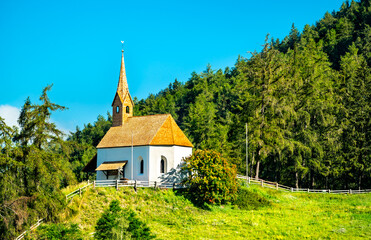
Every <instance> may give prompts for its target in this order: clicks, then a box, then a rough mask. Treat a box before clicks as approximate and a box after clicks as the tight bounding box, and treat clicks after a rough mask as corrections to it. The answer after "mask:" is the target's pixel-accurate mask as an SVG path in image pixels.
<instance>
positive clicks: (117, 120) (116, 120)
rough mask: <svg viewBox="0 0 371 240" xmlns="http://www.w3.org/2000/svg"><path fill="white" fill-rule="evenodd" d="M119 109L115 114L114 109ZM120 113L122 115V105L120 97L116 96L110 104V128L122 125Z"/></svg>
mask: <svg viewBox="0 0 371 240" xmlns="http://www.w3.org/2000/svg"><path fill="white" fill-rule="evenodd" d="M117 106H118V107H120V111H119V112H118V113H117V112H116V107H117ZM122 113H123V107H122V103H121V101H120V97H119V96H118V95H117V94H116V96H115V100H114V101H113V104H112V126H113V127H116V126H121V125H122Z"/></svg>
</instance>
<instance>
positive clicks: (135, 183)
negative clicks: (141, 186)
mask: <svg viewBox="0 0 371 240" xmlns="http://www.w3.org/2000/svg"><path fill="white" fill-rule="evenodd" d="M134 190H135V192H137V180H135V182H134Z"/></svg>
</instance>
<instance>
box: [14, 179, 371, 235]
mask: <svg viewBox="0 0 371 240" xmlns="http://www.w3.org/2000/svg"><path fill="white" fill-rule="evenodd" d="M237 178H238V179H244V180H246V181H247V182H248V184H257V185H260V186H262V187H265V188H271V189H276V190H281V191H286V192H303V193H304V192H306V193H332V194H341V193H342V194H360V193H370V192H371V189H363V190H352V189H348V190H330V189H309V188H292V187H288V186H285V185H282V184H279V183H277V182H270V181H265V180H263V179H254V178H251V177H246V176H242V175H237ZM89 186H93V187H94V188H96V187H115V188H116V189H117V190H118V189H119V188H120V187H133V188H134V190H135V191H136V190H137V188H139V187H153V188H173V189H175V188H178V189H179V188H185V186H183V185H181V184H179V183H163V182H157V181H139V180H96V181H93V183H91V182H89V181H88V184H87V185H85V186H84V187H81V188H79V189H77V190H75V191H73V192H71V193H69V194H67V195H66V200H69V199H72V198H73V197H74V196H76V195H79V196H81V194H82V193H83V192H84V191H85V190H86V189H87V187H89ZM43 220H44V219H39V220H38V221H37V223H35V224H34V225H32V226H31V227H30V229H29V230H27V231H24V232H23V233H22V234H21V235H19V236H18V237H17V238H16V239H15V240H21V239H23V237H24V236H25V234H26V233H27V232H28V231H32V230H34V229H35V228H37V227H38V226H39V225H40V224H41V223H42V222H43Z"/></svg>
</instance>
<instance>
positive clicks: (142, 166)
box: [140, 159, 144, 174]
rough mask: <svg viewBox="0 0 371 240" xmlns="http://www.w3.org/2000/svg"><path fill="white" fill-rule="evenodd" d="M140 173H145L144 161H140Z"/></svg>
mask: <svg viewBox="0 0 371 240" xmlns="http://www.w3.org/2000/svg"><path fill="white" fill-rule="evenodd" d="M140 173H141V174H143V173H144V161H143V159H142V160H140Z"/></svg>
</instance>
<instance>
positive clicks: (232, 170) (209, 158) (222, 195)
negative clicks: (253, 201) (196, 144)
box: [182, 150, 237, 205]
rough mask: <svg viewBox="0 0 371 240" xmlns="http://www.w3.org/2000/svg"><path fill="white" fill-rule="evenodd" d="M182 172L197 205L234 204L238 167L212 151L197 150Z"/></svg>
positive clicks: (188, 192) (190, 195)
mask: <svg viewBox="0 0 371 240" xmlns="http://www.w3.org/2000/svg"><path fill="white" fill-rule="evenodd" d="M182 171H184V173H185V174H186V176H187V177H186V178H185V179H183V181H182V183H183V184H184V185H187V186H188V190H187V194H188V196H189V197H190V198H191V200H192V201H194V202H195V203H196V204H199V205H202V204H204V203H211V204H221V203H226V202H233V200H234V199H235V197H236V192H237V182H236V174H237V171H236V167H235V165H233V164H230V163H228V161H227V160H226V159H225V158H223V157H222V156H221V155H220V153H217V152H215V151H212V150H197V151H196V152H195V153H194V154H193V155H192V156H190V157H188V158H186V159H185V164H184V166H183V167H182Z"/></svg>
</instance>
